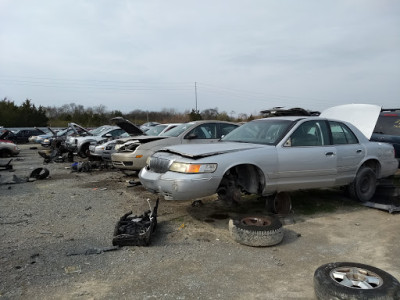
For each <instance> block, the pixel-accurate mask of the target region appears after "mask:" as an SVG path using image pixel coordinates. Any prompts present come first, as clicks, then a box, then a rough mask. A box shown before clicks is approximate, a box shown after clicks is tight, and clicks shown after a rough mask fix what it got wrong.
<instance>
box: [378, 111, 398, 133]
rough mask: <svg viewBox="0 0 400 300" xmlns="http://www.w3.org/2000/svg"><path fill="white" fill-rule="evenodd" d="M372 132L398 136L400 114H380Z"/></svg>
mask: <svg viewBox="0 0 400 300" xmlns="http://www.w3.org/2000/svg"><path fill="white" fill-rule="evenodd" d="M374 133H379V134H387V135H399V136H400V116H399V115H398V114H390V113H388V114H383V115H380V116H379V118H378V122H377V123H376V126H375V129H374Z"/></svg>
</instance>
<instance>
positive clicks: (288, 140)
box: [283, 138, 292, 147]
mask: <svg viewBox="0 0 400 300" xmlns="http://www.w3.org/2000/svg"><path fill="white" fill-rule="evenodd" d="M283 147H292V138H288V139H287V140H286V142H285V143H284V144H283Z"/></svg>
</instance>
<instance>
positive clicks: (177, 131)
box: [160, 122, 195, 137]
mask: <svg viewBox="0 0 400 300" xmlns="http://www.w3.org/2000/svg"><path fill="white" fill-rule="evenodd" d="M193 124H195V123H194V122H189V123H184V124H181V125H178V126H176V127H175V128H172V129H171V130H168V131H167V132H164V133H162V134H160V136H172V137H177V136H179V135H180V134H182V133H183V132H185V131H186V130H187V129H188V128H189V127H191V126H193Z"/></svg>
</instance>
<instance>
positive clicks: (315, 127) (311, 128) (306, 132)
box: [284, 120, 329, 147]
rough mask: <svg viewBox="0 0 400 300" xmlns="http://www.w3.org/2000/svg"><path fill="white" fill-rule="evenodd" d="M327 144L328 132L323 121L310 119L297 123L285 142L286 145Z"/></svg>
mask: <svg viewBox="0 0 400 300" xmlns="http://www.w3.org/2000/svg"><path fill="white" fill-rule="evenodd" d="M324 145H329V134H328V130H327V126H326V122H325V121H323V120H322V121H318V120H312V121H307V122H304V123H302V124H300V125H299V127H298V128H297V129H296V130H295V131H294V132H293V133H292V134H291V135H290V137H289V139H288V140H287V141H286V142H285V145H284V146H286V147H288V146H289V147H304V146H324Z"/></svg>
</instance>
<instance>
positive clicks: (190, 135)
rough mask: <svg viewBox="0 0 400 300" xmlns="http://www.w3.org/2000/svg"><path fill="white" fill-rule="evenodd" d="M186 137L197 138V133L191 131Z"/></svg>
mask: <svg viewBox="0 0 400 300" xmlns="http://www.w3.org/2000/svg"><path fill="white" fill-rule="evenodd" d="M185 138H186V139H188V140H193V139H197V134H195V133H189V134H188V135H187V136H186V137H185Z"/></svg>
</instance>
